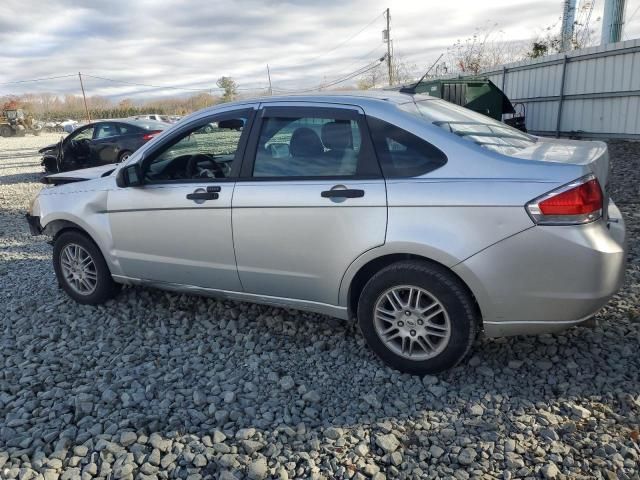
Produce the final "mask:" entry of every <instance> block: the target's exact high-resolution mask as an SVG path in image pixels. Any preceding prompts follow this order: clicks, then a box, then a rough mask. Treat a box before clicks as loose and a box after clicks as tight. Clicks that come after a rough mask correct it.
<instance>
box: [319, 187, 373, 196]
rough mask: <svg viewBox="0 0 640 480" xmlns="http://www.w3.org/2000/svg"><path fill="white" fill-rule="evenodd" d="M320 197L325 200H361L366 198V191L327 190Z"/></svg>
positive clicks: (348, 189) (350, 189)
mask: <svg viewBox="0 0 640 480" xmlns="http://www.w3.org/2000/svg"><path fill="white" fill-rule="evenodd" d="M320 195H321V196H322V197H323V198H360V197H364V190H359V189H355V188H346V189H340V190H338V189H335V190H325V191H324V192H322V193H321V194H320Z"/></svg>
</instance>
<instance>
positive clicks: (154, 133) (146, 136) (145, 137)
mask: <svg viewBox="0 0 640 480" xmlns="http://www.w3.org/2000/svg"><path fill="white" fill-rule="evenodd" d="M160 132H162V130H154V131H153V132H149V133H145V134H144V135H143V136H142V139H143V140H144V141H145V142H148V141H149V140H151V139H152V138H153V137H155V136H156V135H158V134H159V133H160Z"/></svg>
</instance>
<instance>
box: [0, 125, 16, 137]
mask: <svg viewBox="0 0 640 480" xmlns="http://www.w3.org/2000/svg"><path fill="white" fill-rule="evenodd" d="M12 135H13V130H12V129H11V127H7V126H6V125H4V126H2V127H0V137H10V136H12Z"/></svg>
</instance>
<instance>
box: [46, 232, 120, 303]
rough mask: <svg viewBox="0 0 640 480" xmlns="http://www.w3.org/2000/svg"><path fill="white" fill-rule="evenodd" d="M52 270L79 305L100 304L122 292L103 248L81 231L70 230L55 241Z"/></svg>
mask: <svg viewBox="0 0 640 480" xmlns="http://www.w3.org/2000/svg"><path fill="white" fill-rule="evenodd" d="M53 267H54V269H55V272H56V276H57V277H58V282H59V284H60V285H61V286H62V288H63V289H64V291H65V292H67V294H68V295H69V296H70V297H71V298H73V299H74V300H75V301H76V302H78V303H83V304H89V305H98V304H101V303H104V302H106V301H107V300H108V299H110V298H112V297H113V296H115V295H116V294H117V293H118V291H119V290H120V285H119V284H117V283H115V282H114V281H113V279H112V278H111V272H110V271H109V267H108V266H107V263H106V262H105V260H104V257H103V256H102V253H101V252H100V249H99V248H98V247H97V246H96V244H95V243H93V241H92V240H91V239H90V238H89V237H87V236H86V235H84V234H83V233H81V232H78V231H68V232H64V233H62V234H60V236H59V237H57V238H56V240H55V243H54V246H53Z"/></svg>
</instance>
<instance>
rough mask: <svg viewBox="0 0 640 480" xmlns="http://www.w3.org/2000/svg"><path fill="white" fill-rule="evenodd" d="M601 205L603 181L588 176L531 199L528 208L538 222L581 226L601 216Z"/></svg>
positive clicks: (540, 223)
mask: <svg viewBox="0 0 640 480" xmlns="http://www.w3.org/2000/svg"><path fill="white" fill-rule="evenodd" d="M602 205H603V195H602V188H600V183H599V182H598V179H597V178H596V177H595V176H594V175H587V176H586V177H582V178H580V179H578V180H576V181H574V182H571V183H569V184H567V185H564V186H562V187H560V188H558V189H556V190H552V191H551V192H549V193H547V194H545V195H543V196H541V197H538V198H536V199H535V200H532V201H531V202H529V203H528V204H527V205H526V209H527V212H529V215H530V216H531V218H532V219H533V221H534V222H535V223H537V224H539V225H580V224H583V223H589V222H593V221H595V220H598V219H599V218H600V217H602Z"/></svg>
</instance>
